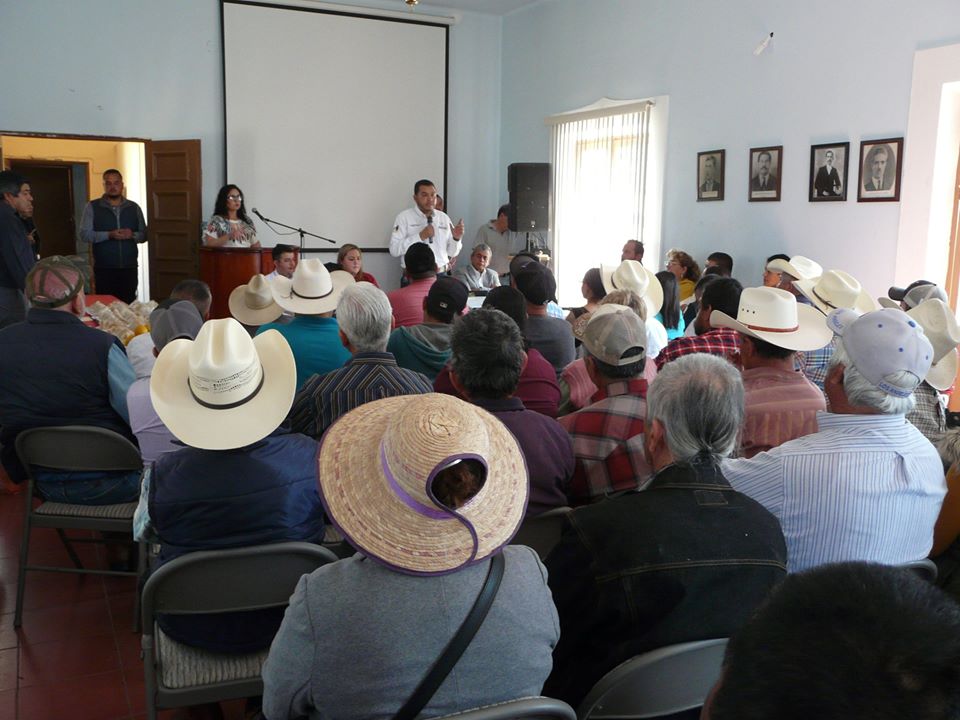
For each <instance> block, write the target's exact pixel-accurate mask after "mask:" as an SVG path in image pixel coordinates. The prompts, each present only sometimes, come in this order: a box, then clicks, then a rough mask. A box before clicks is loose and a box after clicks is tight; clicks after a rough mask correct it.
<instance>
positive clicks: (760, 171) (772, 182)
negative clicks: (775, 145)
mask: <svg viewBox="0 0 960 720" xmlns="http://www.w3.org/2000/svg"><path fill="white" fill-rule="evenodd" d="M772 163H773V156H772V155H771V154H770V151H769V150H764V151H763V152H761V153H760V154H759V155H757V174H756V175H754V176H753V179H751V180H750V192H761V191H767V190H776V189H777V176H776V175H774V174H773V173H772V172H770V165H771V164H772Z"/></svg>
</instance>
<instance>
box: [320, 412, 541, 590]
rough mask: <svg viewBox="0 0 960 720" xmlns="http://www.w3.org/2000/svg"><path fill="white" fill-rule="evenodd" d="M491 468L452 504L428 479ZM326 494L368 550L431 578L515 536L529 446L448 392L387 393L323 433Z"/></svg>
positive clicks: (342, 524) (347, 532) (335, 515)
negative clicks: (460, 468)
mask: <svg viewBox="0 0 960 720" xmlns="http://www.w3.org/2000/svg"><path fill="white" fill-rule="evenodd" d="M465 459H473V460H479V461H480V462H481V463H482V464H484V465H485V467H486V480H485V482H484V484H483V487H482V488H481V489H480V491H479V492H478V493H477V494H476V495H474V496H473V497H472V498H470V499H469V500H468V501H467V503H466V504H465V505H463V506H462V507H460V508H458V509H456V510H452V509H450V508H447V507H445V506H443V505H441V504H440V503H439V502H438V501H436V500H435V499H434V498H433V495H432V489H431V483H432V480H433V478H434V476H435V475H436V474H437V473H438V472H439V471H441V470H443V469H444V468H446V467H448V466H450V465H453V464H455V463H457V462H459V461H461V460H465ZM319 469H320V473H319V477H320V480H319V484H320V497H321V498H322V499H323V504H324V507H325V508H326V511H327V514H328V515H329V516H330V518H331V519H332V521H333V523H334V525H336V527H337V528H338V529H339V530H340V531H341V532H342V533H343V535H344V536H345V537H346V538H347V540H348V541H349V542H350V543H351V544H352V545H353V546H354V547H355V548H357V549H358V550H359V551H360V552H362V553H363V554H364V555H366V556H368V557H370V558H372V559H374V560H377V561H378V562H381V563H383V564H384V565H386V566H388V567H390V568H392V569H394V570H399V571H401V572H405V573H411V574H415V575H433V574H439V573H446V572H450V571H453V570H457V569H459V568H461V567H464V566H466V565H469V564H472V563H475V562H479V561H481V560H483V559H485V558H487V557H489V556H491V555H493V554H494V553H495V552H497V550H499V549H500V548H501V547H503V546H504V545H506V544H507V543H508V542H510V539H511V538H512V537H513V536H514V534H515V533H516V532H517V529H518V528H519V527H520V523H521V521H522V520H523V516H524V513H525V511H526V507H527V494H528V486H529V482H528V479H527V467H526V464H525V461H524V457H523V452H522V451H521V450H520V447H519V445H518V444H517V441H516V439H515V438H514V437H513V435H512V434H511V433H510V431H509V430H507V428H506V426H504V425H503V423H501V422H500V421H499V420H498V419H497V418H495V417H494V416H493V415H491V414H490V413H488V412H487V411H485V410H482V409H480V408H479V407H477V406H475V405H471V404H470V403H467V402H464V401H462V400H460V399H458V398H455V397H453V396H451V395H442V394H438V393H429V394H426V395H407V396H402V397H391V398H384V399H383V400H375V401H373V402H369V403H365V404H364V405H361V406H360V407H358V408H356V409H354V410H352V411H351V412H349V413H347V414H346V415H344V416H343V417H342V418H340V419H339V420H338V421H337V422H336V423H334V424H333V425H332V426H331V427H330V429H329V430H327V432H326V434H325V435H324V436H323V440H322V444H321V447H320V459H319Z"/></svg>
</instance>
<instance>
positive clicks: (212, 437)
mask: <svg viewBox="0 0 960 720" xmlns="http://www.w3.org/2000/svg"><path fill="white" fill-rule="evenodd" d="M193 344H194V341H193V340H186V339H179V340H171V341H170V342H169V343H167V346H166V347H165V348H164V349H163V351H162V352H161V353H160V355H159V356H158V357H157V362H156V364H155V365H154V366H153V374H152V375H151V376H150V398H151V400H152V401H153V407H154V410H156V412H157V415H158V416H159V417H160V419H161V420H162V421H163V424H164V425H166V426H167V428H168V429H169V430H170V432H171V433H173V435H174V437H176V438H177V439H178V440H181V441H182V442H184V443H186V444H187V445H190V446H191V447H195V448H201V449H203V450H231V449H233V448H240V447H245V446H246V445H250V444H252V443H255V442H257V441H258V440H262V439H263V438H265V437H266V436H267V435H269V434H270V433H272V432H273V431H274V430H276V429H277V428H278V427H279V426H280V423H282V422H283V420H284V418H286V416H287V413H288V412H289V410H290V407H291V405H293V398H294V395H295V394H296V392H297V366H296V362H295V361H294V359H293V352H292V351H291V350H290V346H289V345H288V344H287V341H286V340H285V339H284V337H283V336H282V335H281V334H280V333H278V332H277V331H276V330H268V331H267V332H265V333H261V334H260V335H257V336H256V337H255V338H253V344H254V347H255V348H256V350H257V355H258V356H259V358H260V364H261V366H262V367H263V385H262V386H261V387H260V390H259V392H257V394H256V395H254V396H253V397H252V398H250V399H249V400H248V401H247V402H245V403H243V404H242V405H238V406H237V407H233V408H226V409H224V408H220V409H216V408H208V407H204V406H203V405H201V404H200V403H198V402H197V401H196V400H195V399H194V397H193V393H192V392H191V391H190V385H189V374H190V350H191V349H192V348H193Z"/></svg>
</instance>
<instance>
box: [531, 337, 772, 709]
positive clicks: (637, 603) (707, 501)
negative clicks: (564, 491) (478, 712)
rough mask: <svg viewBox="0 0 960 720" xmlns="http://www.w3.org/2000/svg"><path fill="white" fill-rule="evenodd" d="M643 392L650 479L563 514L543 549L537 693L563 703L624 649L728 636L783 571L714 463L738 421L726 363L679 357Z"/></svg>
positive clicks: (754, 510)
mask: <svg viewBox="0 0 960 720" xmlns="http://www.w3.org/2000/svg"><path fill="white" fill-rule="evenodd" d="M647 401H648V405H647V407H648V413H647V419H648V427H647V428H646V434H645V438H644V445H645V447H646V453H647V457H648V458H649V460H650V465H651V467H652V468H653V471H654V475H653V477H652V478H651V479H650V480H649V482H648V483H646V485H645V486H644V488H643V490H642V491H639V492H636V491H634V492H627V493H623V494H621V495H618V496H615V497H612V498H610V499H608V500H605V501H603V502H600V503H597V504H595V505H590V506H588V507H583V508H578V509H576V510H574V511H573V512H572V513H570V514H569V515H568V516H567V519H566V520H565V521H564V527H563V533H562V537H561V540H560V544H559V545H558V546H557V547H556V548H555V549H554V550H553V552H551V553H550V555H549V556H548V557H547V562H546V564H547V569H548V570H549V576H548V577H549V583H550V588H551V589H552V590H553V598H554V601H555V602H556V604H557V610H558V612H559V614H560V642H559V644H558V645H557V649H556V651H555V652H554V657H553V660H554V665H553V672H552V673H551V674H550V678H549V680H548V681H547V684H546V686H545V687H544V694H546V695H549V696H551V697H557V698H560V699H562V700H565V701H566V702H569V703H571V704H573V705H574V706H576V705H577V704H578V703H579V702H580V701H581V700H582V699H583V697H584V696H585V695H586V693H587V692H588V691H589V690H590V688H591V687H592V686H593V685H594V684H595V683H596V682H597V681H598V680H599V679H600V678H601V677H602V676H603V675H604V674H605V673H607V672H608V671H609V670H611V669H613V668H614V667H615V666H616V665H618V664H619V663H621V662H623V661H624V660H627V659H628V658H631V657H633V656H634V655H638V654H640V653H643V652H646V651H648V650H652V649H654V648H659V647H663V646H665V645H671V644H674V643H680V642H688V641H693V640H705V639H708V638H722V637H728V636H729V635H730V634H731V633H733V632H735V631H736V630H737V629H738V628H739V627H740V626H741V625H742V624H743V623H744V622H745V621H746V620H747V619H748V618H749V617H750V614H751V613H752V612H753V609H754V608H755V607H756V606H757V605H758V604H759V603H760V602H761V601H762V600H764V599H765V598H766V596H767V594H768V593H769V591H770V589H771V588H772V587H773V586H774V585H775V584H776V583H777V582H778V581H779V580H780V579H782V577H783V575H784V573H785V572H786V560H787V553H786V548H785V546H784V541H783V534H782V533H781V531H780V526H779V524H778V523H777V520H776V518H775V517H773V515H772V514H770V513H769V512H767V511H766V510H765V509H764V508H763V507H762V506H761V505H760V504H759V503H757V502H755V501H753V500H751V499H750V498H748V497H746V496H745V495H742V494H740V493H738V492H735V491H734V490H733V489H732V488H731V487H730V485H729V484H728V483H727V481H726V479H724V476H723V473H722V472H721V471H720V459H721V458H723V457H727V456H728V455H730V453H731V452H733V451H734V450H735V449H736V447H737V435H738V434H739V432H740V428H741V427H742V425H743V386H742V384H741V382H740V375H739V373H738V372H737V371H736V369H735V368H734V367H732V366H731V365H730V364H729V363H727V362H725V361H723V360H720V359H719V358H716V357H710V356H708V355H702V354H701V355H693V356H690V357H685V358H681V359H679V360H677V361H676V362H674V363H670V365H668V366H667V367H665V368H664V369H663V371H662V372H661V373H660V374H659V375H658V376H657V378H656V380H654V381H653V384H652V385H651V386H650V391H649V393H648V396H647Z"/></svg>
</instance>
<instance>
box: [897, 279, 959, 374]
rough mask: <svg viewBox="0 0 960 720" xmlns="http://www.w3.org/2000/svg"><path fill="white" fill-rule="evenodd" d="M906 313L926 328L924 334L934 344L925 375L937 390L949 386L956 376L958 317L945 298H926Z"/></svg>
mask: <svg viewBox="0 0 960 720" xmlns="http://www.w3.org/2000/svg"><path fill="white" fill-rule="evenodd" d="M907 315H909V316H910V318H911V319H913V320H915V321H916V323H917V324H918V325H919V326H920V327H922V328H923V334H924V335H926V336H927V340H929V341H930V344H931V345H933V364H932V365H931V366H930V372H928V373H927V376H926V377H925V378H924V380H926V381H927V382H928V383H929V384H930V385H931V386H933V387H935V388H936V389H937V390H946V389H948V388H949V387H950V386H951V385H953V382H954V379H955V378H956V377H957V365H958V361H957V344H958V343H960V327H958V326H957V318H956V316H955V315H954V314H953V311H952V310H951V309H950V306H949V305H947V304H946V303H945V302H943V301H942V300H938V299H936V298H933V299H930V300H924V301H923V302H922V303H920V304H919V305H917V306H916V307H914V308H910V309H909V310H907Z"/></svg>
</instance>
